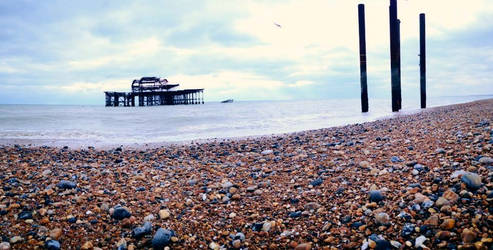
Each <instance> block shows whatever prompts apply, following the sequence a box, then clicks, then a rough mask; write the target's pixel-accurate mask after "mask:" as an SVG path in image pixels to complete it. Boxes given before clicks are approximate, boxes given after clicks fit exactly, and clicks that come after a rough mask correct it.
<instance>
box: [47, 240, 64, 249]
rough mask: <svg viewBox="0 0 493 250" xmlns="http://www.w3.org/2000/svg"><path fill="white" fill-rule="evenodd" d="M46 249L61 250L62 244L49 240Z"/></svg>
mask: <svg viewBox="0 0 493 250" xmlns="http://www.w3.org/2000/svg"><path fill="white" fill-rule="evenodd" d="M45 248H46V249H47V250H60V249H61V246H60V242H58V241H56V240H47V241H46V242H45Z"/></svg>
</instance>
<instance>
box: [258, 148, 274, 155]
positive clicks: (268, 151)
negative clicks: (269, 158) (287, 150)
mask: <svg viewBox="0 0 493 250" xmlns="http://www.w3.org/2000/svg"><path fill="white" fill-rule="evenodd" d="M273 152H274V151H272V150H271V149H268V150H264V151H262V152H261V154H263V155H268V154H272V153H273Z"/></svg>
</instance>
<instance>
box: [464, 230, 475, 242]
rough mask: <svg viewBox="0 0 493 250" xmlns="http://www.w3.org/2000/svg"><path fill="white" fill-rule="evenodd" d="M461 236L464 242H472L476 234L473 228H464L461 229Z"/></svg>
mask: <svg viewBox="0 0 493 250" xmlns="http://www.w3.org/2000/svg"><path fill="white" fill-rule="evenodd" d="M461 236H462V241H463V242H464V243H472V242H474V240H476V237H477V234H476V233H475V232H474V231H473V230H470V229H468V228H466V229H464V230H463V231H462V235H461Z"/></svg>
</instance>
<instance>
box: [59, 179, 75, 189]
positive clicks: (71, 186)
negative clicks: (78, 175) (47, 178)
mask: <svg viewBox="0 0 493 250" xmlns="http://www.w3.org/2000/svg"><path fill="white" fill-rule="evenodd" d="M56 186H57V187H58V188H60V189H74V188H76V187H77V184H75V182H72V181H67V180H61V181H60V182H58V184H56Z"/></svg>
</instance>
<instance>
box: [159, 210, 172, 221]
mask: <svg viewBox="0 0 493 250" xmlns="http://www.w3.org/2000/svg"><path fill="white" fill-rule="evenodd" d="M169 215H170V212H169V210H168V209H161V210H159V218H160V219H167V218H169Z"/></svg>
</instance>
